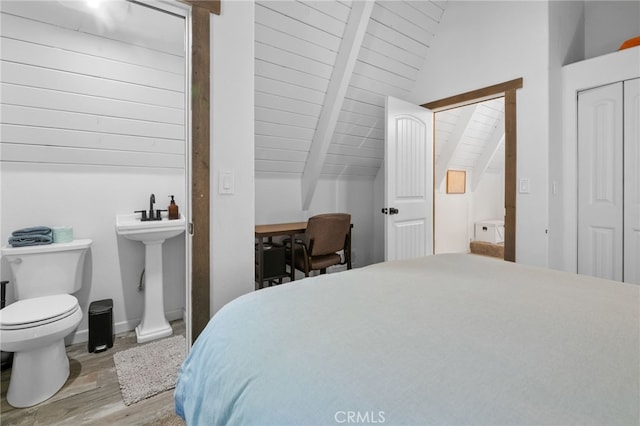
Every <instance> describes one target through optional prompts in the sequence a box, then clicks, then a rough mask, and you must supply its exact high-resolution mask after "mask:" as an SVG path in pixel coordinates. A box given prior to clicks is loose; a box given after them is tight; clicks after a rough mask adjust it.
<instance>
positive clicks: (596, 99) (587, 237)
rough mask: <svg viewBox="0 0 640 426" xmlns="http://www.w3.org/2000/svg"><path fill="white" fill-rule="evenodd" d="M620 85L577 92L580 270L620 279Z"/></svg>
mask: <svg viewBox="0 0 640 426" xmlns="http://www.w3.org/2000/svg"><path fill="white" fill-rule="evenodd" d="M622 113H623V97H622V83H616V84H611V85H607V86H602V87H598V88H595V89H590V90H586V91H583V92H580V93H579V94H578V273H580V274H585V275H591V276H596V277H601V278H608V279H612V280H616V281H622V278H623V277H622V274H623V270H622V267H623V239H622V238H623V237H622V232H623V173H622V169H623V134H622Z"/></svg>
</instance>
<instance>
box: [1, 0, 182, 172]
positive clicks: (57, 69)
mask: <svg viewBox="0 0 640 426" xmlns="http://www.w3.org/2000/svg"><path fill="white" fill-rule="evenodd" d="M28 3H31V4H28ZM32 3H33V2H3V4H2V11H1V12H2V13H1V18H2V30H1V36H2V37H1V40H0V43H1V46H0V47H1V51H2V56H1V63H0V66H1V70H0V71H1V76H0V83H1V87H0V90H1V93H2V98H1V106H0V107H1V119H0V121H1V123H2V134H1V144H2V146H1V154H2V161H15V162H25V161H27V162H41V163H58V164H91V165H109V166H134V167H166V168H176V169H184V166H185V158H184V155H185V127H184V126H185V110H184V108H185V105H184V98H185V96H184V86H185V65H184V63H185V62H184V42H183V40H184V23H182V24H181V23H180V20H179V19H176V18H175V17H173V16H171V17H169V16H168V18H169V19H167V22H166V26H165V25H163V34H166V37H167V40H169V39H174V38H175V36H176V35H177V36H178V38H179V40H181V41H180V43H178V44H176V43H175V42H168V41H167V42H166V43H165V42H164V41H163V40H162V39H161V40H160V41H154V42H151V41H150V40H149V39H148V38H145V37H144V35H143V34H144V33H145V31H146V30H148V28H146V26H147V25H148V24H145V17H144V15H143V14H144V9H145V8H140V7H137V8H132V7H131V4H130V3H127V2H108V3H106V4H104V5H103V6H109V8H110V9H108V10H107V12H108V11H109V10H111V14H112V15H111V16H102V17H101V18H98V19H96V18H94V17H93V16H92V15H87V14H85V13H82V11H81V10H80V9H79V7H80V5H83V4H84V2H75V3H76V5H77V8H69V9H68V11H67V12H68V13H66V14H61V13H60V12H54V10H53V9H50V10H49V9H48V8H50V7H51V8H52V7H56V5H55V2H39V3H38V7H33V4H32ZM57 7H58V10H59V5H57ZM103 13H105V12H104V11H103ZM157 15H158V14H157ZM109 19H127V20H129V21H130V22H131V25H127V26H123V25H119V26H118V29H117V30H114V31H110V26H109ZM161 19H162V18H161ZM154 22H157V21H154ZM129 26H130V27H131V28H133V29H134V30H132V31H136V32H135V33H132V31H130V32H128V33H126V32H123V30H122V28H123V27H124V28H127V27H129ZM114 28H115V27H114ZM154 32H157V31H154Z"/></svg>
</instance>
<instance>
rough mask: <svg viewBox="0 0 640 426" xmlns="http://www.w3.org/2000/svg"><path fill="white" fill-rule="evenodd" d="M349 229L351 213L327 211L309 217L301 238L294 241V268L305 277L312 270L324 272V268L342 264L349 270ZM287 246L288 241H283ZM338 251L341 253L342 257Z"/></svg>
mask: <svg viewBox="0 0 640 426" xmlns="http://www.w3.org/2000/svg"><path fill="white" fill-rule="evenodd" d="M350 230H351V215H350V214H347V213H327V214H319V215H316V216H312V217H310V218H309V221H308V222H307V229H306V231H305V233H304V235H303V237H302V238H301V239H296V240H295V244H294V259H293V263H294V265H295V268H296V269H298V270H300V271H302V272H304V276H305V277H308V276H309V272H311V271H315V270H320V273H321V274H324V273H326V272H327V268H328V267H329V266H333V265H344V264H346V265H347V269H351V253H350V247H351V240H350V238H351V232H350ZM287 248H288V250H291V244H290V241H288V242H287ZM339 252H342V256H340V254H339ZM289 253H290V252H289ZM287 258H289V255H287Z"/></svg>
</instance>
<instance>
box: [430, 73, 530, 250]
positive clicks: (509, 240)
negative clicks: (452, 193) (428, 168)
mask: <svg viewBox="0 0 640 426" xmlns="http://www.w3.org/2000/svg"><path fill="white" fill-rule="evenodd" d="M522 84H523V79H522V77H521V78H517V79H515V80H510V81H506V82H503V83H499V84H495V85H493V86H488V87H484V88H482V89H478V90H472V91H470V92H465V93H461V94H459V95H455V96H450V97H448V98H444V99H439V100H436V101H432V102H428V103H425V104H422V106H423V107H425V108H429V109H430V110H432V111H433V112H434V113H435V112H440V111H445V110H448V109H452V108H457V107H461V106H465V105H469V104H475V103H478V102H483V101H486V100H490V99H495V98H499V97H504V105H505V107H504V118H505V120H504V141H505V142H504V144H505V162H504V166H505V173H504V234H505V235H504V260H508V261H510V262H515V261H516V198H517V176H518V175H517V127H516V118H517V110H516V90H517V89H521V88H522ZM434 132H435V116H434ZM434 138H435V135H434ZM434 149H435V143H434ZM434 158H435V156H434ZM434 206H435V204H434Z"/></svg>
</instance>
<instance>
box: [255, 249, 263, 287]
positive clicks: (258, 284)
mask: <svg viewBox="0 0 640 426" xmlns="http://www.w3.org/2000/svg"><path fill="white" fill-rule="evenodd" d="M263 243H264V240H263V239H262V238H261V237H260V238H258V259H256V261H257V262H258V281H256V285H255V289H256V290H260V289H261V288H262V282H263V281H264V265H263V259H264V244H263Z"/></svg>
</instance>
